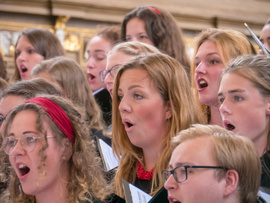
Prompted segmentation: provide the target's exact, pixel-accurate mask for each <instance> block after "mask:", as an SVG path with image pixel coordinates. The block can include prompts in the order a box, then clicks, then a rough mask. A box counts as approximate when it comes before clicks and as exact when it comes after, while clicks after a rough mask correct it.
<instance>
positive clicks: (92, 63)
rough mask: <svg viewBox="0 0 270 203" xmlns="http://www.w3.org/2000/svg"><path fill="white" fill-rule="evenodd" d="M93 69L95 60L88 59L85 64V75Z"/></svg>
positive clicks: (92, 58)
mask: <svg viewBox="0 0 270 203" xmlns="http://www.w3.org/2000/svg"><path fill="white" fill-rule="evenodd" d="M94 67H95V60H94V57H91V56H90V57H89V58H88V60H87V63H86V68H87V73H88V70H89V69H93V68H94Z"/></svg>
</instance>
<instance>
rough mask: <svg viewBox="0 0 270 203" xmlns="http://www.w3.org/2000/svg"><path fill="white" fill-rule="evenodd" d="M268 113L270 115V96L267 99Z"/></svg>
mask: <svg viewBox="0 0 270 203" xmlns="http://www.w3.org/2000/svg"><path fill="white" fill-rule="evenodd" d="M266 105H267V106H266V115H270V97H268V98H267V99H266Z"/></svg>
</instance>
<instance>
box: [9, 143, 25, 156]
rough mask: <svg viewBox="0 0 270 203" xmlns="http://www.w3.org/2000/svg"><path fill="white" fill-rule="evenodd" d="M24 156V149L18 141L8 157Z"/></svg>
mask: <svg viewBox="0 0 270 203" xmlns="http://www.w3.org/2000/svg"><path fill="white" fill-rule="evenodd" d="M24 154H25V149H24V148H23V146H22V143H21V140H18V142H17V143H16V145H15V146H14V148H13V150H12V151H10V156H15V157H17V156H22V155H24Z"/></svg>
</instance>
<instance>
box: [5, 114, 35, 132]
mask: <svg viewBox="0 0 270 203" xmlns="http://www.w3.org/2000/svg"><path fill="white" fill-rule="evenodd" d="M36 121H37V113H36V112H34V111H32V110H23V111H20V112H19V113H17V114H16V115H15V117H14V119H13V121H12V122H11V123H10V132H11V133H14V134H15V135H16V134H22V133H23V132H25V131H29V130H34V131H35V130H36Z"/></svg>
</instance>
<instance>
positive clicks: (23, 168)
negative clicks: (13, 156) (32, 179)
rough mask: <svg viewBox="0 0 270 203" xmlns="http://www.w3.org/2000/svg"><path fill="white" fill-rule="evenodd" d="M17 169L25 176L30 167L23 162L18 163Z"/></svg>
mask: <svg viewBox="0 0 270 203" xmlns="http://www.w3.org/2000/svg"><path fill="white" fill-rule="evenodd" d="M18 170H19V173H20V175H21V176H25V175H26V174H28V173H29V172H30V168H29V167H27V166H26V165H24V164H19V166H18Z"/></svg>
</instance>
